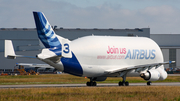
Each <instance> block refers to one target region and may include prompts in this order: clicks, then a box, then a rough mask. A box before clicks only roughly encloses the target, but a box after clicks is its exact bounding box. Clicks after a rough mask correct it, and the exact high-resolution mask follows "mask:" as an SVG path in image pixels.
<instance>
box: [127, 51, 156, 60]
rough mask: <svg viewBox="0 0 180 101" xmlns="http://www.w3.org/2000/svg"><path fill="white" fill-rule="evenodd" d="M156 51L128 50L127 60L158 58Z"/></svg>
mask: <svg viewBox="0 0 180 101" xmlns="http://www.w3.org/2000/svg"><path fill="white" fill-rule="evenodd" d="M155 52H156V50H154V49H152V50H151V49H150V50H144V49H140V50H138V49H133V50H130V49H129V50H128V52H127V55H126V57H125V59H146V60H147V59H154V58H155V57H156V54H155Z"/></svg>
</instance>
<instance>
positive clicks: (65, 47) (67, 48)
mask: <svg viewBox="0 0 180 101" xmlns="http://www.w3.org/2000/svg"><path fill="white" fill-rule="evenodd" d="M63 52H64V53H66V54H67V53H69V44H67V43H65V44H64V50H63Z"/></svg>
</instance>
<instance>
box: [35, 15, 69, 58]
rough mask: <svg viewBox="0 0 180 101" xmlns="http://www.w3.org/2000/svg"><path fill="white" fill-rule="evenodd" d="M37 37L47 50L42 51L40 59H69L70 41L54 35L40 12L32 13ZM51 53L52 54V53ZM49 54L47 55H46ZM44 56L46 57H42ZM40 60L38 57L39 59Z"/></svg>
mask: <svg viewBox="0 0 180 101" xmlns="http://www.w3.org/2000/svg"><path fill="white" fill-rule="evenodd" d="M33 14H34V19H35V23H36V28H37V33H38V37H39V39H40V40H41V42H42V43H43V45H44V46H45V47H46V48H48V49H44V50H43V51H42V53H41V54H42V55H39V56H41V58H43V59H44V58H50V57H54V56H63V57H67V58H71V57H72V54H71V50H70V45H69V43H70V41H69V40H68V39H65V38H63V37H60V36H58V35H56V34H55V32H54V31H53V29H52V27H51V25H50V24H49V22H48V20H47V19H46V17H45V16H44V14H43V13H42V12H33ZM49 51H51V52H49ZM52 52H53V53H52ZM48 53H49V54H48ZM44 54H46V56H45V55H44ZM39 58H40V57H39Z"/></svg>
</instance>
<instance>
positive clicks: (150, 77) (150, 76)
mask: <svg viewBox="0 0 180 101" xmlns="http://www.w3.org/2000/svg"><path fill="white" fill-rule="evenodd" d="M140 76H141V77H142V78H143V79H144V80H146V81H157V80H159V78H160V73H159V72H158V71H157V70H149V71H147V72H146V73H142V74H140Z"/></svg>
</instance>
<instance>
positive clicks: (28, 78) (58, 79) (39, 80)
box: [0, 74, 180, 85]
mask: <svg viewBox="0 0 180 101" xmlns="http://www.w3.org/2000/svg"><path fill="white" fill-rule="evenodd" d="M126 80H127V81H129V83H145V82H147V81H145V80H143V79H142V78H140V77H127V79H126ZM87 81H89V79H87V78H84V77H77V76H72V75H68V74H60V75H56V74H47V75H18V76H10V75H8V76H0V85H18V84H78V83H79V84H83V83H86V82H87ZM119 81H122V78H121V77H109V78H107V80H105V81H103V82H97V83H118V82H119ZM156 82H180V76H168V78H167V79H166V80H164V81H156Z"/></svg>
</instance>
